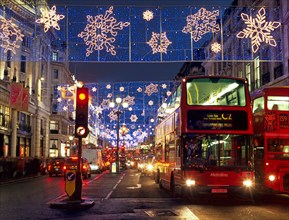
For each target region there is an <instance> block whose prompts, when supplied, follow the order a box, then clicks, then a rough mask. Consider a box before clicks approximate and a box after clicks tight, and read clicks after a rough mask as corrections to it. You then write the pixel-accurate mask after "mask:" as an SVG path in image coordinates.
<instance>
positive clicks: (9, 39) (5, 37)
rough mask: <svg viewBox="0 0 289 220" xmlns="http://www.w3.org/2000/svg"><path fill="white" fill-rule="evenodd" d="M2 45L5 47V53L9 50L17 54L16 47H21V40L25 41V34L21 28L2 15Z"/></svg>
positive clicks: (0, 36) (0, 42)
mask: <svg viewBox="0 0 289 220" xmlns="http://www.w3.org/2000/svg"><path fill="white" fill-rule="evenodd" d="M0 30H1V32H0V47H2V48H4V53H7V51H8V50H10V51H12V53H14V54H16V50H15V49H16V48H20V46H19V45H18V44H19V43H18V42H19V41H23V37H24V35H23V34H21V30H20V28H19V27H18V26H17V25H16V24H14V23H13V22H12V20H7V19H5V18H4V17H2V16H0Z"/></svg>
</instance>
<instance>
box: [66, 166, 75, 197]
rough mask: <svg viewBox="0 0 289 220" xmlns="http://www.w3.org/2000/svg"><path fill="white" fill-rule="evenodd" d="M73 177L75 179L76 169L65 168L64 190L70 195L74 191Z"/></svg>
mask: <svg viewBox="0 0 289 220" xmlns="http://www.w3.org/2000/svg"><path fill="white" fill-rule="evenodd" d="M75 179H76V171H75V170H67V172H66V175H65V192H66V194H67V195H68V196H69V197H71V196H72V195H73V193H74V192H75V185H76V184H75Z"/></svg>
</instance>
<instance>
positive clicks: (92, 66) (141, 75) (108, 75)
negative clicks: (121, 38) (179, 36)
mask: <svg viewBox="0 0 289 220" xmlns="http://www.w3.org/2000/svg"><path fill="white" fill-rule="evenodd" d="M230 2H231V1H230V0H193V1H192V0H190V1H188V0H97V1H96V0H81V1H79V0H48V3H49V4H50V5H53V4H55V5H56V6H57V5H59V6H60V5H62V6H63V5H67V6H71V5H79V6H80V7H81V5H92V6H93V5H98V6H100V5H114V6H116V5H127V6H168V5H188V6H196V7H206V6H223V7H225V6H228V5H229V4H230ZM182 65H183V62H174V63H91V62H89V63H85V62H76V63H71V64H70V70H71V72H72V73H74V74H75V76H76V78H77V80H80V81H83V82H86V83H91V82H98V81H101V82H110V81H112V82H119V81H164V80H173V79H174V77H175V76H176V74H177V73H178V72H179V70H180V69H181V67H182Z"/></svg>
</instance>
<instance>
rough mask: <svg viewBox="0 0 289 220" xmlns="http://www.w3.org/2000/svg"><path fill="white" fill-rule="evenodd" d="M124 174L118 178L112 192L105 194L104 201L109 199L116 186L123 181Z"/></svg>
mask: <svg viewBox="0 0 289 220" xmlns="http://www.w3.org/2000/svg"><path fill="white" fill-rule="evenodd" d="M124 176H125V174H122V176H121V177H120V179H119V180H118V181H117V183H116V184H115V185H114V187H113V188H112V190H111V191H110V192H109V193H108V194H107V196H106V197H105V198H104V199H109V197H110V196H111V194H112V192H113V190H115V189H116V187H117V186H118V184H120V182H121V181H122V180H123V178H124Z"/></svg>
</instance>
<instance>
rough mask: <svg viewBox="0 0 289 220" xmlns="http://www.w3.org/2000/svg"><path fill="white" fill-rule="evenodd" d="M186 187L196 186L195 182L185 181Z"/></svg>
mask: <svg viewBox="0 0 289 220" xmlns="http://www.w3.org/2000/svg"><path fill="white" fill-rule="evenodd" d="M186 185H187V186H189V187H190V186H194V185H196V181H195V180H191V179H187V180H186Z"/></svg>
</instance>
